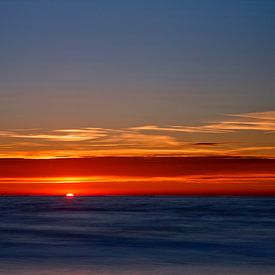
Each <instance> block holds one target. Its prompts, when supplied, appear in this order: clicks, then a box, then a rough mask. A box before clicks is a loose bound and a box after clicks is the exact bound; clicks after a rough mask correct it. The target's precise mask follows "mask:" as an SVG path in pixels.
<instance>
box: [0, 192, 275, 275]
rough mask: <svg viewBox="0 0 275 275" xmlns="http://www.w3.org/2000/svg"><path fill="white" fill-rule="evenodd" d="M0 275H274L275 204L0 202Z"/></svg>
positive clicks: (246, 200)
mask: <svg viewBox="0 0 275 275" xmlns="http://www.w3.org/2000/svg"><path fill="white" fill-rule="evenodd" d="M0 218H1V219H0V232H1V235H0V237H1V240H0V273H1V274H157V273H158V274H275V198H268V197H266V198H258V197H257V198H256V197H74V198H71V199H69V198H65V197H64V198H63V197H4V196H2V197H0Z"/></svg>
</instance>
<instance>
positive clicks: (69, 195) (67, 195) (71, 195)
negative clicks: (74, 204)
mask: <svg viewBox="0 0 275 275" xmlns="http://www.w3.org/2000/svg"><path fill="white" fill-rule="evenodd" d="M66 197H67V198H71V197H74V194H73V193H67V194H66Z"/></svg>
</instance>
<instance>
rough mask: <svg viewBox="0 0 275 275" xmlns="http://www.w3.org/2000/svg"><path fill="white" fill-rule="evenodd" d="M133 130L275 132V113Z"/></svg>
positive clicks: (230, 115) (145, 126)
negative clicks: (193, 124)
mask: <svg viewBox="0 0 275 275" xmlns="http://www.w3.org/2000/svg"><path fill="white" fill-rule="evenodd" d="M130 129H131V130H136V131H169V132H183V133H196V132H205V133H228V132H236V131H244V130H245V131H266V132H269V131H272V132H273V131H275V111H269V112H258V113H243V114H227V115H225V118H224V119H223V120H221V121H216V122H210V123H206V124H204V125H196V126H185V125H176V126H175V125H174V126H165V127H163V126H157V125H144V126H138V127H132V128H130Z"/></svg>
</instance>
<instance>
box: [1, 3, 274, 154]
mask: <svg viewBox="0 0 275 275" xmlns="http://www.w3.org/2000/svg"><path fill="white" fill-rule="evenodd" d="M274 14H275V1H272V0H258V1H256V0H251V1H249V0H247V1H242V0H238V1H227V0H217V1H215V0H201V1H200V0H197V1H194V0H189V1H184V0H169V1H167V0H165V1H164V0H124V1H123V0H115V1H114V0H98V1H96V0H95V1H88V0H87V1H84V0H77V1H76V0H75V1H72V0H66V1H62V0H58V1H55V0H52V1H51V0H48V1H47V0H35V1H34V0H33V1H32V0H29V1H27V0H25V1H24V0H20V1H16V0H9V1H5V0H0V37H1V43H0V125H1V130H5V131H7V130H12V131H14V129H18V128H20V129H30V128H31V129H32V128H39V129H40V130H39V132H36V133H35V135H36V137H35V139H36V140H39V141H41V140H43V141H45V140H47V142H48V140H50V141H56V140H55V138H54V137H52V136H51V135H52V133H50V134H49V133H47V134H45V132H43V131H45V130H55V129H82V128H83V127H85V128H87V127H92V128H94V127H97V128H100V130H99V132H100V131H103V132H104V131H107V132H108V134H109V133H110V132H111V133H112V134H111V135H112V138H111V139H109V143H108V144H109V145H106V144H104V146H105V147H106V146H110V143H112V144H115V143H116V142H117V143H120V145H121V143H123V142H124V141H125V140H127V142H128V143H127V142H126V143H127V144H126V147H127V148H128V147H129V146H130V145H129V139H130V140H131V142H130V144H131V146H135V145H137V144H138V143H139V142H140V141H142V139H143V142H144V143H146V142H147V141H148V139H150V140H152V139H154V133H153V136H152V135H151V136H148V133H147V136H148V139H146V138H145V135H144V132H142V134H141V133H138V135H139V136H138V135H136V136H135V137H134V138H133V136H131V135H133V132H132V131H131V132H130V133H129V129H128V128H129V127H135V126H144V125H158V126H159V127H165V126H169V127H170V126H173V125H180V126H184V127H186V126H188V125H189V126H196V125H205V124H207V125H208V124H209V123H210V124H211V123H224V120H225V115H226V114H248V113H258V114H265V115H266V114H267V113H266V112H267V111H274V110H275V103H274V102H275V92H274V88H275V81H274V71H275V69H274V64H275V34H274V32H275V16H274ZM265 118H266V116H265ZM254 119H255V118H254ZM256 119H257V118H256ZM267 119H269V122H270V121H271V123H272V125H271V126H270V125H269V127H267V129H265V130H264V131H268V130H272V131H273V130H274V121H275V113H272V119H271V120H270V118H267ZM245 122H246V121H244V123H245ZM254 122H255V121H253V123H254ZM257 123H258V122H257ZM258 124H259V123H258ZM106 128H107V129H108V130H106ZM125 128H126V129H127V131H126V135H128V136H127V137H126V136H125V133H124V132H125ZM41 129H42V130H41ZM110 129H112V130H111V131H110ZM114 129H124V130H123V135H124V137H123V138H120V139H119V138H117V137H113V133H114V132H112V131H113V130H114ZM151 130H152V129H151ZM151 130H150V131H151ZM239 130H240V129H237V131H239ZM241 130H242V129H241ZM258 130H259V129H257V131H258ZM16 131H17V130H16ZM28 131H29V130H28ZM85 131H86V130H85ZM89 131H90V130H89ZM92 131H94V129H93V130H92ZM135 131H136V130H135ZM99 132H97V133H96V134H97V136H96V137H95V136H93V139H95V138H98V137H102V135H103V134H105V132H104V133H102V132H101V133H99ZM168 132H169V133H171V132H172V131H171V130H167V131H166V132H165V133H168ZM195 132H196V131H195ZM197 132H200V131H197ZM58 133H59V132H58ZM66 133H68V132H66ZM75 133H76V130H74V134H75ZM78 133H79V132H78ZM213 133H214V134H216V132H215V131H214V132H213ZM82 134H83V133H82ZM85 134H86V132H85V133H84V135H85ZM93 134H95V133H94V132H93ZM98 134H99V136H98ZM100 134H101V136H100ZM134 134H137V133H136V132H134ZM149 134H152V132H150V133H149ZM256 134H257V133H256ZM20 135H21V136H20ZM26 135H31V137H30V136H27V140H28V141H29V140H30V139H28V137H29V138H33V134H30V133H29V132H28V134H26V133H25V134H23V136H22V134H20V133H19V134H18V133H17V132H16V133H15V134H14V132H12V133H7V132H4V133H2V134H1V136H2V137H4V138H10V137H12V138H17V139H20V142H19V141H18V140H16V142H17V148H19V147H20V146H21V147H20V148H21V149H22V146H23V147H24V146H25V151H28V150H30V148H29V147H28V145H30V146H32V147H34V142H33V140H32V144H29V143H27V140H24V138H26ZM45 135H46V136H45ZM129 135H130V136H129ZM175 135H177V131H176V133H173V138H170V136H167V135H166V134H165V135H163V134H162V136H161V138H160V142H161V141H163V142H164V143H165V144H166V145H167V144H170V145H172V143H173V142H174V141H175V140H174V138H175ZM253 135H255V133H253V134H252V135H250V136H253ZM129 137H130V138H129ZM273 137H274V136H273ZM157 138H158V137H157ZM234 138H235V139H236V140H237V141H238V142H239V141H240V140H241V141H243V139H246V136H244V135H241V134H240V136H238V137H237V136H236V135H235V136H234ZM76 139H77V137H76ZM216 139H218V140H219V141H226V142H228V140H230V141H232V137H231V136H226V137H224V136H221V137H219V138H214V136H211V137H210V138H209V137H207V138H205V137H203V138H201V136H200V134H198V133H197V134H196V135H195V136H192V138H190V137H189V136H186V137H184V138H183V139H182V140H181V142H182V141H187V142H189V141H191V142H193V140H194V142H200V143H202V142H216V141H217V140H216ZM268 139H269V140H267V141H266V139H265V140H264V142H263V141H262V139H261V138H258V136H257V137H256V138H254V139H253V142H255V140H257V142H258V141H259V140H260V143H261V144H260V145H261V146H271V145H272V146H273V145H274V144H273V143H272V142H271V141H270V140H271V138H270V137H268ZM84 140H85V138H84ZM137 140H138V141H137ZM70 141H72V140H70ZM77 141H79V140H77ZM81 141H83V139H82V140H81ZM5 142H6V143H5ZM14 142H15V140H14V139H13V140H12V142H11V143H12V144H11V143H7V141H6V139H5V140H4V141H2V147H3V148H4V146H6V147H7V146H10V147H7V148H6V147H5V148H4V149H3V150H6V149H7V150H9V148H11V147H12V146H13V148H14ZM234 142H235V141H234ZM3 143H4V145H3ZM258 143H259V142H258ZM258 143H257V146H258V145H259V144H258ZM7 144H8V145H7ZM24 144H25V145H24ZM26 144H27V145H26ZM19 145H20V146H19ZM36 145H37V146H38V147H39V146H40V147H41V146H47V144H46V145H45V144H44V143H43V144H42V143H40V144H36ZM82 145H83V144H82ZM101 145H102V144H101ZM166 145H165V146H166ZM254 145H255V144H254ZM254 145H253V146H254ZM18 146H19V147H18ZM77 146H78V148H80V145H79V144H78V145H77ZM83 146H84V145H83ZM92 146H95V145H92ZM152 146H153V145H152ZM165 146H164V147H165ZM238 146H239V145H238ZM249 146H251V144H250V145H249ZM58 147H60V145H58V144H57V145H56V144H54V146H53V145H52V144H51V148H52V149H56V148H58ZM69 147H70V148H72V145H71V144H69ZM165 148H166V147H165ZM0 149H1V148H0ZM21 149H20V150H21ZM40 149H41V148H40ZM67 149H68V148H67ZM22 150H23V149H22ZM22 150H21V151H22ZM83 150H85V151H86V152H87V147H85V146H84V147H83ZM6 155H7V153H6V151H5V152H4V153H3V156H6Z"/></svg>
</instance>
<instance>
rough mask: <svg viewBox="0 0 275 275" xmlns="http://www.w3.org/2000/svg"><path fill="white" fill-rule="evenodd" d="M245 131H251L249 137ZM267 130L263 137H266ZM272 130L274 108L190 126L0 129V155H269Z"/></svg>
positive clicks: (274, 152)
mask: <svg viewBox="0 0 275 275" xmlns="http://www.w3.org/2000/svg"><path fill="white" fill-rule="evenodd" d="M247 131H253V132H254V133H253V135H250V134H248V133H247ZM267 133H268V134H269V135H266V134H267ZM201 134H203V135H201ZM213 134H215V135H213ZM272 134H275V111H269V112H258V113H244V114H230V115H225V116H224V118H223V119H221V120H219V121H212V122H209V123H205V124H200V125H191V126H190V125H168V126H158V125H143V126H136V127H128V128H118V129H110V128H98V127H97V128H95V127H94V128H92V127H86V128H66V129H53V130H43V129H11V130H1V131H0V144H1V145H0V157H12V156H17V157H19V156H20V157H22V156H25V157H35V158H40V157H49V158H51V157H81V156H91V155H92V156H96V155H104V156H105V155H127V156H128V155H234V156H235V155H256V156H260V155H263V156H269V157H270V156H271V157H273V156H274V157H275V139H274V142H273V141H272V140H273V139H271V138H270V135H271V136H272ZM227 137H228V138H227ZM268 137H269V138H268Z"/></svg>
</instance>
